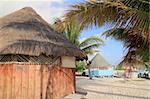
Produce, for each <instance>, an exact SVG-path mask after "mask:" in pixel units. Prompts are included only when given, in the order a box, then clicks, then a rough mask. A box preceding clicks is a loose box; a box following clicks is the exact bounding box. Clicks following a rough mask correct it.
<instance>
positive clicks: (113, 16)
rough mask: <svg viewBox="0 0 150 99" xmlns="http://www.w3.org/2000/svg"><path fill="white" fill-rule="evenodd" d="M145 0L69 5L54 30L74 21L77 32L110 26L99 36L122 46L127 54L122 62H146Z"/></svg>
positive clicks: (147, 34)
mask: <svg viewBox="0 0 150 99" xmlns="http://www.w3.org/2000/svg"><path fill="white" fill-rule="evenodd" d="M149 6H150V3H149V0H89V1H85V2H84V3H80V4H75V5H73V6H71V8H70V10H68V11H67V13H66V14H65V15H64V16H63V21H62V22H60V25H59V26H58V28H61V29H62V30H63V29H64V27H65V26H67V25H69V24H71V23H72V21H74V20H77V22H78V24H79V25H80V30H83V29H84V28H86V27H89V26H92V25H94V26H98V27H101V26H103V25H105V24H106V23H109V24H112V29H110V30H108V31H107V32H106V33H104V34H103V35H105V36H107V37H110V36H111V37H113V38H115V39H117V40H120V41H122V42H123V43H124V46H125V48H126V49H127V50H128V52H127V53H126V55H125V58H124V60H123V62H128V63H133V64H135V63H137V62H142V63H146V64H147V63H149V45H150V41H149V39H150V37H149Z"/></svg>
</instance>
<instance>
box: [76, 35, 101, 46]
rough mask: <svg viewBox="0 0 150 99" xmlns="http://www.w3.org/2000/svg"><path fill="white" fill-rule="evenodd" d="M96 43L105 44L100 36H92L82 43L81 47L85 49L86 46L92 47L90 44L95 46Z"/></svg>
mask: <svg viewBox="0 0 150 99" xmlns="http://www.w3.org/2000/svg"><path fill="white" fill-rule="evenodd" d="M94 43H101V44H103V43H104V41H103V40H102V39H101V38H100V37H98V36H91V37H89V38H87V39H85V40H84V41H82V42H81V43H80V45H79V47H84V46H87V45H90V44H94Z"/></svg>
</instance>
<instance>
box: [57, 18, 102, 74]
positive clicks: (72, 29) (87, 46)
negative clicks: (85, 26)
mask: <svg viewBox="0 0 150 99" xmlns="http://www.w3.org/2000/svg"><path fill="white" fill-rule="evenodd" d="M60 23H62V22H61V20H60V19H57V20H56V22H55V24H54V28H56V30H57V31H59V32H62V33H63V34H64V36H65V37H66V38H67V39H68V40H70V41H71V42H72V43H73V44H75V45H76V46H77V47H79V48H80V49H81V50H82V51H84V52H85V53H86V54H87V55H89V54H94V53H95V52H97V51H98V50H97V49H98V48H99V47H100V46H101V45H102V44H103V40H102V39H101V38H100V36H91V37H89V38H86V39H85V40H82V41H81V40H80V34H81V29H80V27H81V26H80V25H79V24H78V23H77V21H76V20H74V21H72V22H71V23H70V24H68V25H67V26H66V25H65V27H63V25H62V24H60ZM60 26H61V28H59V27H60ZM85 66H86V63H85V62H84V61H77V62H76V71H77V72H82V71H83V70H84V69H85Z"/></svg>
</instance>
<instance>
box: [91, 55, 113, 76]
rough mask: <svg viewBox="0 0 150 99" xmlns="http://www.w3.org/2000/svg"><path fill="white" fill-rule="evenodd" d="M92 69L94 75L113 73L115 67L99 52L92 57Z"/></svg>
mask: <svg viewBox="0 0 150 99" xmlns="http://www.w3.org/2000/svg"><path fill="white" fill-rule="evenodd" d="M90 69H91V75H92V76H112V75H113V67H112V66H111V65H110V64H109V63H108V62H107V61H106V60H105V59H104V58H103V57H102V56H101V55H100V54H99V53H97V54H96V55H95V56H94V57H93V58H92V60H91V65H90Z"/></svg>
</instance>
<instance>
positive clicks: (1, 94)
mask: <svg viewBox="0 0 150 99" xmlns="http://www.w3.org/2000/svg"><path fill="white" fill-rule="evenodd" d="M42 66H43V67H44V70H43V72H42V71H41V65H24V64H0V99H45V97H46V90H47V84H48V78H49V77H51V78H50V80H51V85H50V86H51V88H52V89H51V92H52V94H51V99H61V98H62V97H64V96H66V95H68V94H70V93H72V92H74V90H75V73H74V72H75V71H74V69H69V68H62V67H58V66H57V67H52V66H51V67H50V69H47V68H45V67H46V66H44V65H42Z"/></svg>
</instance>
